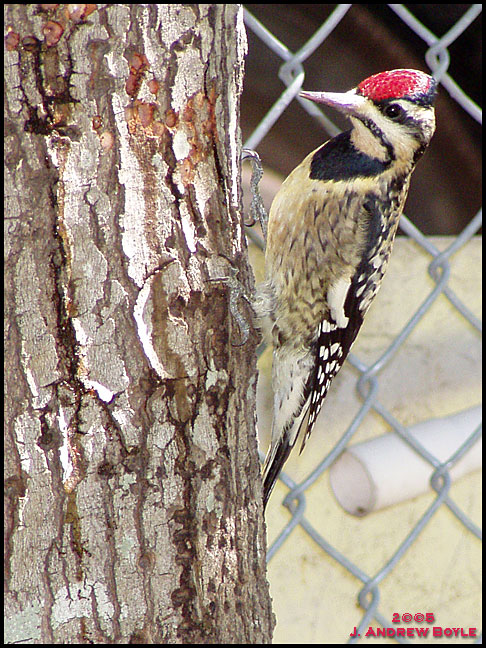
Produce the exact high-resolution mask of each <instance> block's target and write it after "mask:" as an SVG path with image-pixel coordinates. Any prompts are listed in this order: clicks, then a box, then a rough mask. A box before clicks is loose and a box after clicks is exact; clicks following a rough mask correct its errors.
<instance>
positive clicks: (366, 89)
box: [357, 70, 433, 101]
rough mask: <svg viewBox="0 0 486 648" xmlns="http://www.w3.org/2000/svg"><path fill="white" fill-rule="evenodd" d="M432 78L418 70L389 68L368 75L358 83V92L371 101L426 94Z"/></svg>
mask: <svg viewBox="0 0 486 648" xmlns="http://www.w3.org/2000/svg"><path fill="white" fill-rule="evenodd" d="M432 85H433V79H432V77H430V76H429V75H428V74H425V72H420V71H419V70H389V71H387V72H379V73H378V74H373V76H370V77H368V78H367V79H365V80H364V81H361V83H360V84H359V85H358V88H357V90H358V94H361V95H363V96H365V97H368V98H369V99H371V100H372V101H381V100H383V99H391V98H393V99H399V98H400V97H413V96H414V95H419V94H427V93H428V92H429V90H430V89H431V87H432Z"/></svg>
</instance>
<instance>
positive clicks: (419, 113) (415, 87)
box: [253, 69, 437, 508]
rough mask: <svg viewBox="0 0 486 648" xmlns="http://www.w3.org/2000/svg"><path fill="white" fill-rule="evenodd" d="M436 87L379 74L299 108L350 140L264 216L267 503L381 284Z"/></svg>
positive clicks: (261, 313)
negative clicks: (269, 416)
mask: <svg viewBox="0 0 486 648" xmlns="http://www.w3.org/2000/svg"><path fill="white" fill-rule="evenodd" d="M436 94H437V82H436V80H435V79H434V78H433V77H432V76H430V75H429V74H426V73H425V72H422V71H420V70H414V69H396V70H387V71H384V72H379V73H377V74H373V75H372V76H370V77H368V78H366V79H365V80H364V81H361V83H359V84H358V85H357V86H356V87H355V88H353V89H352V90H349V91H347V92H339V93H338V92H308V91H301V92H300V96H301V97H303V98H304V99H307V100H310V101H313V102H315V103H318V104H324V105H325V106H329V107H331V108H334V109H335V110H337V111H339V112H341V113H343V114H344V115H346V116H347V117H348V118H349V120H350V122H351V128H350V129H349V130H346V131H344V132H342V133H340V134H339V135H337V136H336V137H333V138H332V139H330V140H328V141H327V142H325V143H324V144H322V145H321V146H319V148H317V149H316V150H314V151H312V152H311V153H310V154H309V155H307V157H306V158H305V159H304V160H303V161H302V162H301V164H299V165H298V166H297V167H296V168H295V169H294V170H293V171H292V172H291V173H290V175H289V176H288V177H287V178H286V180H284V182H283V183H282V186H281V188H280V190H279V191H278V193H277V194H276V196H275V198H274V200H273V202H272V205H271V208H270V212H269V216H268V224H267V228H268V229H267V238H266V248H265V276H264V280H263V282H262V283H261V284H259V285H258V286H257V289H256V293H255V297H254V303H253V305H254V309H255V312H256V316H257V322H258V325H259V326H260V328H261V329H262V331H263V334H264V336H265V337H266V338H267V340H268V341H269V342H270V343H271V344H272V345H273V357H272V389H273V421H272V434H271V443H270V447H269V449H268V452H267V455H266V458H265V462H264V466H263V503H264V508H265V507H266V504H267V502H268V499H269V497H270V494H271V492H272V489H273V487H274V485H275V482H276V480H277V478H278V475H279V474H280V472H281V470H282V467H283V465H284V463H285V461H286V460H287V458H288V456H289V454H290V451H291V450H292V448H293V446H294V445H295V443H296V441H297V439H298V438H301V439H302V442H301V448H300V451H301V452H302V450H303V448H304V446H305V444H306V442H307V440H308V438H309V435H310V434H311V432H312V429H313V427H314V424H315V421H316V418H317V416H318V414H319V412H320V410H321V407H322V403H323V400H324V398H325V396H326V394H327V393H328V390H329V387H330V384H331V382H332V380H333V378H334V377H335V376H336V374H337V372H338V371H339V369H340V368H341V367H342V365H343V363H344V361H345V359H346V357H347V355H348V354H349V351H350V349H351V346H352V344H353V342H354V341H355V339H356V336H357V334H358V331H359V330H360V328H361V325H362V323H363V318H364V316H365V314H366V312H367V310H368V308H369V307H370V305H371V303H372V301H373V299H374V298H375V296H376V294H377V292H378V289H379V287H380V284H381V282H382V279H383V276H384V274H385V271H386V268H387V265H388V261H389V258H390V254H391V251H392V247H393V241H394V238H395V234H396V231H397V227H398V223H399V219H400V215H401V214H402V211H403V208H404V204H405V200H406V198H407V193H408V188H409V184H410V176H411V174H412V171H413V170H414V168H415V165H416V163H417V161H418V160H419V158H420V157H421V156H422V154H423V153H424V151H425V149H426V148H427V146H428V144H429V142H430V140H431V138H432V136H433V134H434V131H435V111H434V100H435V98H436Z"/></svg>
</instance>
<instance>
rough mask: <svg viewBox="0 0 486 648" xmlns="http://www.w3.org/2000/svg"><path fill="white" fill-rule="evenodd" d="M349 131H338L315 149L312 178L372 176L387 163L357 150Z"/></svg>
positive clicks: (346, 178)
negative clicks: (338, 132)
mask: <svg viewBox="0 0 486 648" xmlns="http://www.w3.org/2000/svg"><path fill="white" fill-rule="evenodd" d="M350 135H351V131H346V132H345V133H340V134H339V135H337V136H336V137H334V138H333V139H331V140H329V142H326V143H325V144H324V145H323V146H321V148H320V149H319V150H317V151H316V153H315V154H314V157H313V158H312V161H311V166H310V170H311V172H310V177H311V179H312V180H351V179H352V178H356V176H361V177H373V176H377V175H379V174H380V173H382V172H383V171H384V170H385V169H386V168H387V166H388V165H387V164H386V163H384V162H380V160H377V159H376V158H373V157H369V156H368V155H366V154H365V153H362V152H361V151H358V150H357V149H356V148H355V147H354V146H353V144H352V142H351V138H350Z"/></svg>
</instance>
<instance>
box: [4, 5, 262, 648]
mask: <svg viewBox="0 0 486 648" xmlns="http://www.w3.org/2000/svg"><path fill="white" fill-rule="evenodd" d="M5 26H6V34H7V35H6V39H5V49H6V61H5V62H6V89H7V90H6V92H7V94H6V102H5V110H6V122H5V123H6V130H5V134H6V140H5V143H6V170H5V171H6V198H7V208H6V280H5V302H6V311H7V312H6V322H7V324H6V335H5V340H6V436H5V439H6V440H5V456H6V487H5V495H6V500H5V501H6V507H5V520H6V533H5V573H6V610H7V617H6V626H5V627H6V640H7V641H8V642H14V641H15V642H24V643H56V644H59V643H84V642H89V643H127V642H131V643H255V644H257V643H268V642H269V641H270V637H271V630H272V625H273V619H272V613H271V610H270V599H269V594H268V586H267V582H266V578H265V536H264V525H263V517H262V512H261V504H260V502H261V492H260V479H259V466H258V458H257V450H256V439H255V429H254V401H255V372H256V369H255V354H254V346H255V336H253V337H252V338H251V339H250V341H249V342H248V343H247V344H246V345H244V346H242V347H236V346H233V344H234V343H237V342H238V341H239V332H238V329H237V327H236V326H235V325H234V319H233V318H232V317H231V315H230V313H229V310H228V301H229V300H228V288H227V286H225V284H222V283H218V282H210V281H208V280H209V279H211V278H216V277H224V276H229V275H230V271H231V269H232V268H238V269H239V270H240V274H239V278H240V280H241V281H242V282H243V283H245V284H246V285H247V286H249V285H250V283H251V278H250V271H249V270H248V265H247V260H246V259H247V257H246V248H245V241H244V234H243V232H242V220H241V215H240V210H239V204H240V186H239V156H240V134H239V125H238V116H239V95H240V92H241V89H242V74H243V57H244V52H245V35H244V28H243V25H242V16H241V8H240V6H239V5H5ZM240 306H241V308H242V309H245V308H246V309H247V307H246V306H245V302H244V301H243V302H242V303H241V304H240ZM246 316H247V317H251V313H250V312H249V311H248V309H247V311H246Z"/></svg>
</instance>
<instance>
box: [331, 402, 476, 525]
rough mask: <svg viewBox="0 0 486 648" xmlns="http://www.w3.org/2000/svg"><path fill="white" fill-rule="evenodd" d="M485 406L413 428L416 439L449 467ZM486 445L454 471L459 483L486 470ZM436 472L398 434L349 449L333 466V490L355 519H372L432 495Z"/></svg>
mask: <svg viewBox="0 0 486 648" xmlns="http://www.w3.org/2000/svg"><path fill="white" fill-rule="evenodd" d="M481 412H482V410H481V407H474V408H472V409H469V410H465V411H463V412H459V413H458V414H454V415H452V416H448V417H446V418H440V419H431V420H429V421H425V422H424V423H419V424H417V425H413V426H411V427H410V428H409V432H410V433H411V435H412V436H413V437H414V438H415V439H416V440H417V441H418V442H419V443H420V444H421V445H423V446H424V448H426V449H427V450H428V451H429V452H430V454H432V455H433V456H434V457H436V458H437V459H439V461H441V462H445V461H447V460H448V459H449V457H450V456H451V455H452V454H454V452H455V451H456V450H457V449H458V448H459V447H460V446H461V445H462V444H463V443H464V441H465V440H466V439H467V438H468V437H469V436H470V435H471V434H472V433H473V432H474V430H475V429H476V428H477V427H478V425H479V424H480V423H481ZM481 449H482V440H481V439H479V440H478V441H477V442H476V443H475V444H474V445H473V447H472V448H470V449H469V450H468V452H467V453H466V454H465V455H464V456H463V457H462V458H461V459H460V460H459V461H458V462H457V463H456V464H454V466H453V467H452V468H451V470H450V475H451V479H452V480H453V481H455V480H456V479H459V477H462V476H463V475H466V474H467V473H470V472H472V471H474V470H477V469H478V468H480V467H481V460H482V453H481ZM433 472H434V468H433V467H432V466H431V465H430V464H429V463H428V462H427V461H425V460H424V459H422V457H420V455H418V454H417V453H416V452H415V451H414V450H412V448H411V447H410V446H409V445H407V444H406V443H405V442H404V441H402V439H401V438H400V437H399V436H398V435H397V434H384V435H383V436H380V437H377V438H376V439H372V440H371V441H365V442H363V443H358V444H356V445H354V446H351V447H350V448H347V449H346V450H345V451H344V452H343V454H341V455H340V456H339V457H338V459H337V460H336V461H335V462H334V464H333V465H332V466H331V469H330V471H329V475H330V479H331V486H332V489H333V491H334V495H335V496H336V499H337V500H338V502H339V503H340V504H341V506H342V507H343V508H344V509H345V510H346V511H348V513H352V514H353V515H358V516H362V515H367V514H368V513H371V511H378V510H379V509H382V508H384V507H386V506H392V505H393V504H397V503H398V502H403V501H404V500H407V499H411V498H413V497H416V496H417V495H422V494H423V493H426V492H429V491H430V490H431V486H430V478H431V476H432V473H433Z"/></svg>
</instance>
